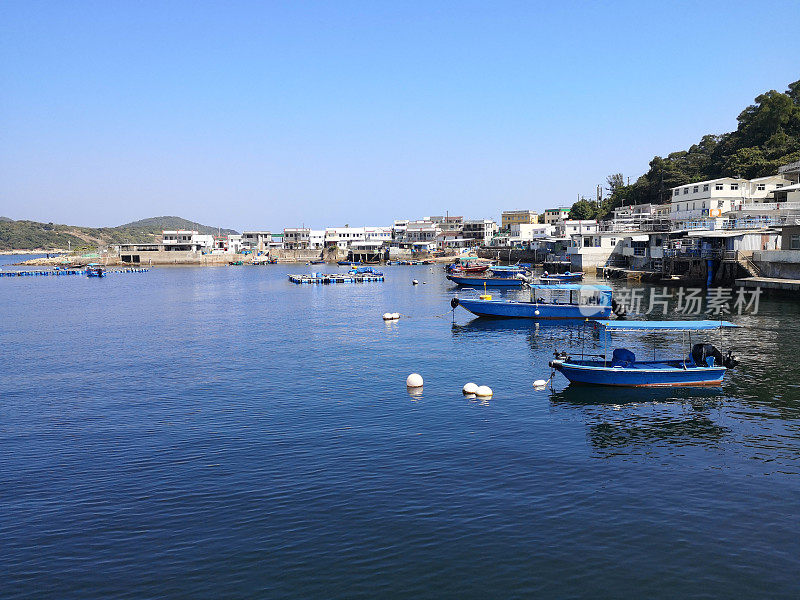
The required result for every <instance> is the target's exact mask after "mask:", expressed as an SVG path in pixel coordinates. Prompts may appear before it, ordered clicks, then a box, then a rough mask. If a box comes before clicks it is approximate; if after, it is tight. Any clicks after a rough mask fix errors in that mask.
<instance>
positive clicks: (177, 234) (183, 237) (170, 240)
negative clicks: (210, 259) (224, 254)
mask: <svg viewBox="0 0 800 600" xmlns="http://www.w3.org/2000/svg"><path fill="white" fill-rule="evenodd" d="M161 236H162V237H161V243H162V245H163V247H164V250H165V251H188V252H210V251H211V250H213V249H214V236H213V235H204V234H201V233H199V232H197V231H191V230H188V229H178V230H174V231H163V232H162V234H161Z"/></svg>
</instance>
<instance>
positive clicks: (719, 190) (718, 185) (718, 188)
mask: <svg viewBox="0 0 800 600" xmlns="http://www.w3.org/2000/svg"><path fill="white" fill-rule="evenodd" d="M724 188H725V186H724V185H722V184H721V183H718V184H717V185H715V186H714V189H715V190H717V191H718V192H721V191H722V190H723V189H724Z"/></svg>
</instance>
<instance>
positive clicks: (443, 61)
mask: <svg viewBox="0 0 800 600" xmlns="http://www.w3.org/2000/svg"><path fill="white" fill-rule="evenodd" d="M799 15H800V9H799V8H798V4H797V2H696V1H695V2H674V3H665V2H658V3H649V2H546V3H545V2H485V3H478V2H394V3H390V2H282V3H270V2H235V1H234V2H180V1H178V0H172V1H170V2H133V1H131V2H113V1H99V2H66V1H59V2H36V1H29V0H28V1H23V2H15V1H9V0H6V1H4V2H2V3H0V215H5V216H9V217H12V218H17V219H20V218H29V219H35V220H40V221H55V222H62V223H71V224H85V225H93V226H101V225H117V224H121V223H124V222H127V221H131V220H135V219H139V218H143V217H149V216H156V215H166V214H173V215H180V216H183V217H186V218H189V219H193V220H197V221H201V222H203V223H207V224H211V225H221V226H229V227H234V228H237V229H240V230H241V229H243V228H273V229H279V228H282V227H292V226H299V225H301V224H305V225H307V226H312V227H323V226H334V225H343V224H345V223H349V224H351V225H364V224H369V225H378V224H387V223H390V222H391V221H392V220H393V219H395V218H418V217H422V216H426V215H431V214H444V213H445V212H446V211H449V212H450V214H460V215H464V216H466V217H474V218H483V217H491V218H498V217H499V214H500V212H501V211H502V210H505V209H522V208H531V209H536V210H542V209H544V208H546V207H548V206H551V205H569V204H571V203H572V202H574V200H575V199H576V197H577V195H578V194H581V193H582V194H586V195H589V194H593V193H594V189H595V186H596V185H597V184H598V183H602V182H604V181H605V177H606V175H608V174H609V173H613V172H622V173H623V174H624V175H625V176H630V177H631V179H635V178H636V177H637V176H639V175H640V174H642V173H643V172H644V171H645V170H647V163H648V162H649V161H650V159H651V158H652V157H653V156H654V155H656V154H660V155H665V154H668V153H669V152H672V151H675V150H679V149H684V148H687V147H688V146H689V145H690V144H692V143H693V142H696V141H697V140H699V138H700V137H701V136H702V135H703V134H705V133H722V132H725V131H729V130H732V129H734V128H735V127H736V116H737V115H738V114H739V112H740V111H741V110H742V109H743V108H744V107H745V106H746V105H747V104H749V103H751V102H752V101H753V98H754V97H755V96H756V95H758V94H759V93H761V92H763V91H766V90H769V89H778V90H780V91H783V90H785V88H786V85H787V84H788V83H789V82H791V81H795V80H797V79H800V60H798V57H800V36H798V35H796V34H792V32H791V29H790V27H789V26H788V25H787V23H790V22H793V21H796V19H797V17H798V16H799Z"/></svg>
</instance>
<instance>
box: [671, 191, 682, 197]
mask: <svg viewBox="0 0 800 600" xmlns="http://www.w3.org/2000/svg"><path fill="white" fill-rule="evenodd" d="M680 193H681V191H680V190H675V193H674V194H672V195H673V196H677V195H678V194H680Z"/></svg>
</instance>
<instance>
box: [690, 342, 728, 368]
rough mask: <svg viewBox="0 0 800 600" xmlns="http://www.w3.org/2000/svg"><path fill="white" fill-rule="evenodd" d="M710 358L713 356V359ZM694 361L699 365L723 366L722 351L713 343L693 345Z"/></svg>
mask: <svg viewBox="0 0 800 600" xmlns="http://www.w3.org/2000/svg"><path fill="white" fill-rule="evenodd" d="M710 358H713V361H710V360H708V359H710ZM692 361H694V364H695V365H696V366H698V367H711V366H716V367H721V366H723V360H722V353H721V352H720V351H719V350H717V348H716V347H715V346H713V345H712V344H695V345H694V346H692Z"/></svg>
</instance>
